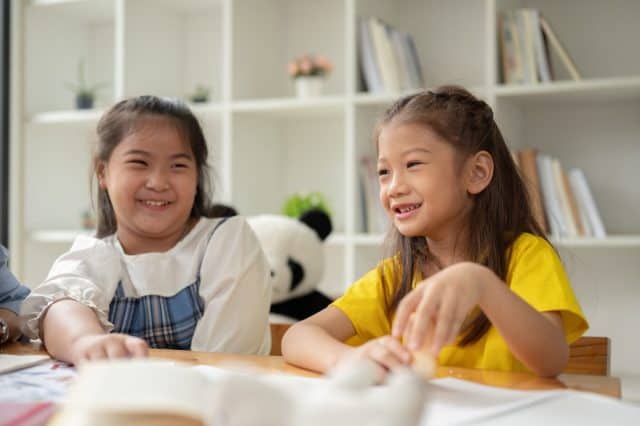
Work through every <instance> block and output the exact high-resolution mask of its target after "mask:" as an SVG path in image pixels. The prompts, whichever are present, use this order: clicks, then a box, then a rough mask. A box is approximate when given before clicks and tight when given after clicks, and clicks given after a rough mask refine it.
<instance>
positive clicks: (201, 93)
mask: <svg viewBox="0 0 640 426" xmlns="http://www.w3.org/2000/svg"><path fill="white" fill-rule="evenodd" d="M188 99H189V101H191V102H193V103H195V104H198V103H205V102H209V88H208V87H207V86H205V85H202V84H197V85H196V88H195V90H194V91H193V93H191V94H190V95H189V96H188Z"/></svg>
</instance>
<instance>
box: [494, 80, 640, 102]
mask: <svg viewBox="0 0 640 426" xmlns="http://www.w3.org/2000/svg"><path fill="white" fill-rule="evenodd" d="M495 93H496V97H497V98H498V99H509V100H515V101H528V102H539V103H540V102H544V103H546V102H581V103H582V102H610V101H612V100H624V99H639V98H640V76H632V77H618V78H601V79H589V80H581V81H555V82H551V83H537V84H526V85H504V84H501V85H498V86H497V87H496V89H495Z"/></svg>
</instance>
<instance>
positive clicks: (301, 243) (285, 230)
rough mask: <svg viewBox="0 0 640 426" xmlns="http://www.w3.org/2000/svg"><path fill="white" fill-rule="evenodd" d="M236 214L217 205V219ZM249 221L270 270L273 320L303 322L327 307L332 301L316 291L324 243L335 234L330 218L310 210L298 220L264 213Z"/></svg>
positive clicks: (322, 268) (321, 271)
mask: <svg viewBox="0 0 640 426" xmlns="http://www.w3.org/2000/svg"><path fill="white" fill-rule="evenodd" d="M235 214H237V213H236V211H235V210H234V209H233V208H231V207H227V206H221V205H217V206H216V215H218V216H233V215H235ZM247 222H248V223H249V225H250V226H251V228H252V229H253V231H254V232H255V233H256V236H257V237H258V240H259V241H260V244H261V245H262V250H263V251H264V254H265V256H266V258H267V260H268V262H269V266H270V267H271V279H272V293H271V313H272V319H274V317H276V318H278V320H280V321H282V320H289V321H291V320H293V321H295V320H301V319H304V318H307V317H309V316H311V315H313V314H315V313H316V312H319V311H321V310H322V309H324V308H325V307H327V306H328V305H329V304H330V303H331V299H329V298H328V297H327V296H325V295H324V294H322V293H321V292H319V291H318V290H317V289H316V288H317V285H318V284H319V283H320V281H321V280H322V275H323V270H324V249H323V242H324V240H325V239H326V238H327V236H328V235H329V234H330V233H331V231H332V224H331V219H330V218H329V216H328V215H327V214H326V213H325V212H323V211H322V210H320V209H310V210H308V211H307V212H305V213H304V214H303V215H302V216H301V217H300V218H298V219H294V218H290V217H287V216H282V215H270V214H265V215H258V216H249V217H247ZM274 314H275V315H274ZM283 317H284V318H283Z"/></svg>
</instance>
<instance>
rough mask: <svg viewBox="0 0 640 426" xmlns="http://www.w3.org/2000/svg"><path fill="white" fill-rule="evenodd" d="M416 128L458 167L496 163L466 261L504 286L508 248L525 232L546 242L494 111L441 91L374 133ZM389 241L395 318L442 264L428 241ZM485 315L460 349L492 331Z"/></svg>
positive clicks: (469, 324)
mask: <svg viewBox="0 0 640 426" xmlns="http://www.w3.org/2000/svg"><path fill="white" fill-rule="evenodd" d="M390 123H391V124H394V125H395V124H409V123H411V124H418V125H422V126H425V127H427V128H429V129H430V130H432V131H433V132H435V133H436V134H437V135H438V136H439V137H440V138H441V139H443V140H444V141H445V142H447V143H449V144H450V145H451V146H453V148H454V149H455V151H456V153H457V156H456V157H457V163H458V164H463V162H464V160H466V159H467V158H469V156H471V155H474V154H475V153H477V152H479V151H486V152H488V153H489V154H490V155H491V158H492V159H493V163H494V171H493V177H492V179H491V182H490V183H489V185H488V186H487V187H486V188H485V189H484V190H483V191H482V192H480V193H479V194H475V195H473V196H472V197H473V200H472V201H473V206H472V209H471V211H470V213H469V218H468V221H467V225H468V228H467V229H466V230H465V233H464V234H463V235H466V236H468V245H467V247H468V255H469V256H470V258H471V260H472V261H473V262H477V263H480V264H482V265H485V266H487V267H489V268H490V269H491V270H493V271H494V272H495V273H496V275H497V276H498V277H500V278H501V279H502V280H503V281H506V275H507V269H508V264H509V256H510V253H508V252H507V251H508V249H509V247H511V244H512V243H513V242H514V241H515V239H516V238H517V237H518V236H519V235H520V234H521V233H523V232H529V233H532V234H534V235H538V236H540V237H542V238H545V239H546V237H545V235H544V232H543V230H542V229H541V228H540V225H539V224H538V223H537V222H536V221H535V219H534V217H533V214H532V211H531V207H530V201H529V197H528V194H527V190H526V188H525V185H524V183H523V180H522V178H521V177H520V175H519V173H518V170H517V168H516V165H515V163H514V161H513V158H512V157H511V153H510V151H509V149H508V148H507V145H506V144H505V142H504V139H503V137H502V134H501V133H500V130H499V129H498V126H497V125H496V122H495V121H494V119H493V112H492V110H491V107H489V105H487V104H486V103H485V102H484V101H482V100H479V99H477V98H476V97H474V96H473V95H472V94H471V93H469V92H468V91H466V90H465V89H463V88H461V87H457V86H441V87H439V88H437V89H435V90H433V91H426V92H420V93H417V94H414V95H410V96H406V97H403V98H401V99H399V100H398V101H397V102H395V103H394V104H393V105H392V106H391V107H390V108H389V109H388V110H387V111H386V112H385V113H384V115H383V117H382V119H381V120H380V122H379V123H378V126H377V128H376V130H375V133H374V141H375V143H376V146H377V141H378V137H379V136H380V132H381V131H382V128H383V127H384V126H385V125H388V124H390ZM391 228H392V229H391V230H390V234H389V239H388V241H390V243H391V245H392V247H391V250H392V254H393V259H394V260H393V261H392V262H391V265H392V266H391V268H393V269H392V270H393V272H394V273H393V274H392V276H396V277H397V276H398V275H397V272H398V268H401V271H402V272H401V279H400V285H398V286H393V285H392V283H389V282H387V280H385V278H384V277H385V274H384V273H383V272H384V271H383V270H382V268H384V266H383V265H384V263H382V264H380V272H381V276H382V277H383V285H384V286H385V288H386V289H387V291H385V294H387V295H391V296H390V297H388V298H387V300H386V307H387V312H388V313H392V312H394V311H395V310H396V309H397V307H398V303H399V302H400V300H401V299H402V298H403V297H404V296H405V295H406V294H407V293H409V291H411V287H412V282H413V281H414V277H415V274H416V273H417V271H419V270H421V268H422V266H424V265H425V264H429V263H432V264H434V265H435V266H437V267H441V265H440V263H439V261H438V259H436V258H435V256H434V255H433V254H432V253H431V252H430V251H429V246H428V243H427V240H426V239H425V238H424V237H405V236H403V235H402V234H400V233H399V232H398V230H397V229H396V228H395V227H391ZM490 325H491V324H490V322H489V319H488V318H487V317H486V315H485V314H484V313H483V312H481V311H479V310H477V311H474V314H473V315H472V317H470V318H468V321H465V324H464V325H463V328H462V330H461V334H462V338H461V339H460V341H459V345H460V346H464V345H468V344H471V343H473V342H475V341H477V340H479V339H480V338H481V337H482V336H483V335H484V334H485V333H486V332H487V331H488V330H489V327H490Z"/></svg>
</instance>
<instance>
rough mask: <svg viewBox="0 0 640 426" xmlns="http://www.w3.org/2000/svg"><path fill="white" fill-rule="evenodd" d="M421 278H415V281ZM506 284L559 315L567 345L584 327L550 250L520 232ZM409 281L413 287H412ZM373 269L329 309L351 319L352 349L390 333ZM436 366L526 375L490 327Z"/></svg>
mask: <svg viewBox="0 0 640 426" xmlns="http://www.w3.org/2000/svg"><path fill="white" fill-rule="evenodd" d="M384 262H385V268H384V271H385V272H384V273H385V278H386V279H387V282H397V281H399V277H398V278H397V279H395V280H394V279H393V277H392V275H391V274H392V272H391V268H388V267H386V266H390V264H389V262H391V259H387V260H385V261H384ZM420 280H421V277H417V279H416V281H415V283H417V282H419V281H420ZM506 281H507V284H508V285H509V287H510V288H511V290H512V291H513V292H514V293H516V294H517V295H518V296H520V297H521V298H522V299H524V300H525V301H526V302H527V303H529V305H531V306H532V307H533V308H534V309H536V310H537V311H539V312H545V311H558V312H560V314H561V316H562V323H563V326H564V333H565V336H566V339H567V343H571V342H573V341H575V340H576V339H578V338H579V337H580V336H582V334H583V333H584V332H585V331H586V330H587V328H588V324H587V321H586V320H585V318H584V314H583V313H582V310H581V309H580V305H579V304H578V301H577V300H576V297H575V295H574V293H573V290H572V289H571V285H570V284H569V280H568V279H567V276H566V274H565V271H564V268H563V266H562V263H561V262H560V259H559V258H558V255H557V254H556V252H555V251H554V249H553V248H552V247H551V246H550V245H549V244H548V243H547V242H546V241H545V240H544V239H542V238H540V237H536V236H534V235H532V234H528V233H523V234H522V235H520V236H519V237H518V238H517V239H516V241H515V242H514V243H513V245H512V250H511V258H510V260H509V269H508V271H507V280H506ZM415 283H414V286H415ZM383 292H384V289H383V286H382V280H381V276H380V272H379V269H378V268H375V269H373V270H371V271H369V272H368V273H367V274H366V275H365V276H363V277H362V278H361V279H360V280H358V281H357V282H356V283H354V284H353V285H352V286H351V288H350V289H349V290H347V292H346V293H345V294H344V295H343V296H342V297H341V298H339V299H338V300H336V301H335V302H333V304H332V306H335V307H337V308H338V309H340V310H341V311H342V312H344V313H345V314H346V315H347V317H349V319H350V320H351V323H352V324H353V327H354V329H355V330H356V335H354V336H353V337H351V338H350V339H349V340H347V343H349V344H351V345H354V346H357V345H360V344H362V343H364V342H366V341H368V340H370V339H373V338H376V337H380V336H384V335H387V334H390V332H391V320H392V319H391V318H389V317H388V316H387V314H386V312H385V297H384V294H383ZM438 362H439V364H440V365H446V366H457V367H468V368H481V369H486V370H502V371H527V368H526V367H525V366H524V365H523V364H522V363H521V362H520V361H519V360H518V359H516V357H515V356H514V355H513V354H512V353H511V351H510V350H509V348H508V347H507V343H506V342H505V341H504V339H503V338H502V336H500V334H499V333H498V331H497V330H496V328H495V327H490V328H489V330H488V331H487V333H486V334H485V335H484V336H483V337H482V338H481V339H479V340H478V341H476V342H475V343H473V344H471V345H467V346H464V347H458V346H456V345H455V344H452V345H448V346H445V347H444V348H443V349H442V351H441V352H440V354H439V356H438Z"/></svg>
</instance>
